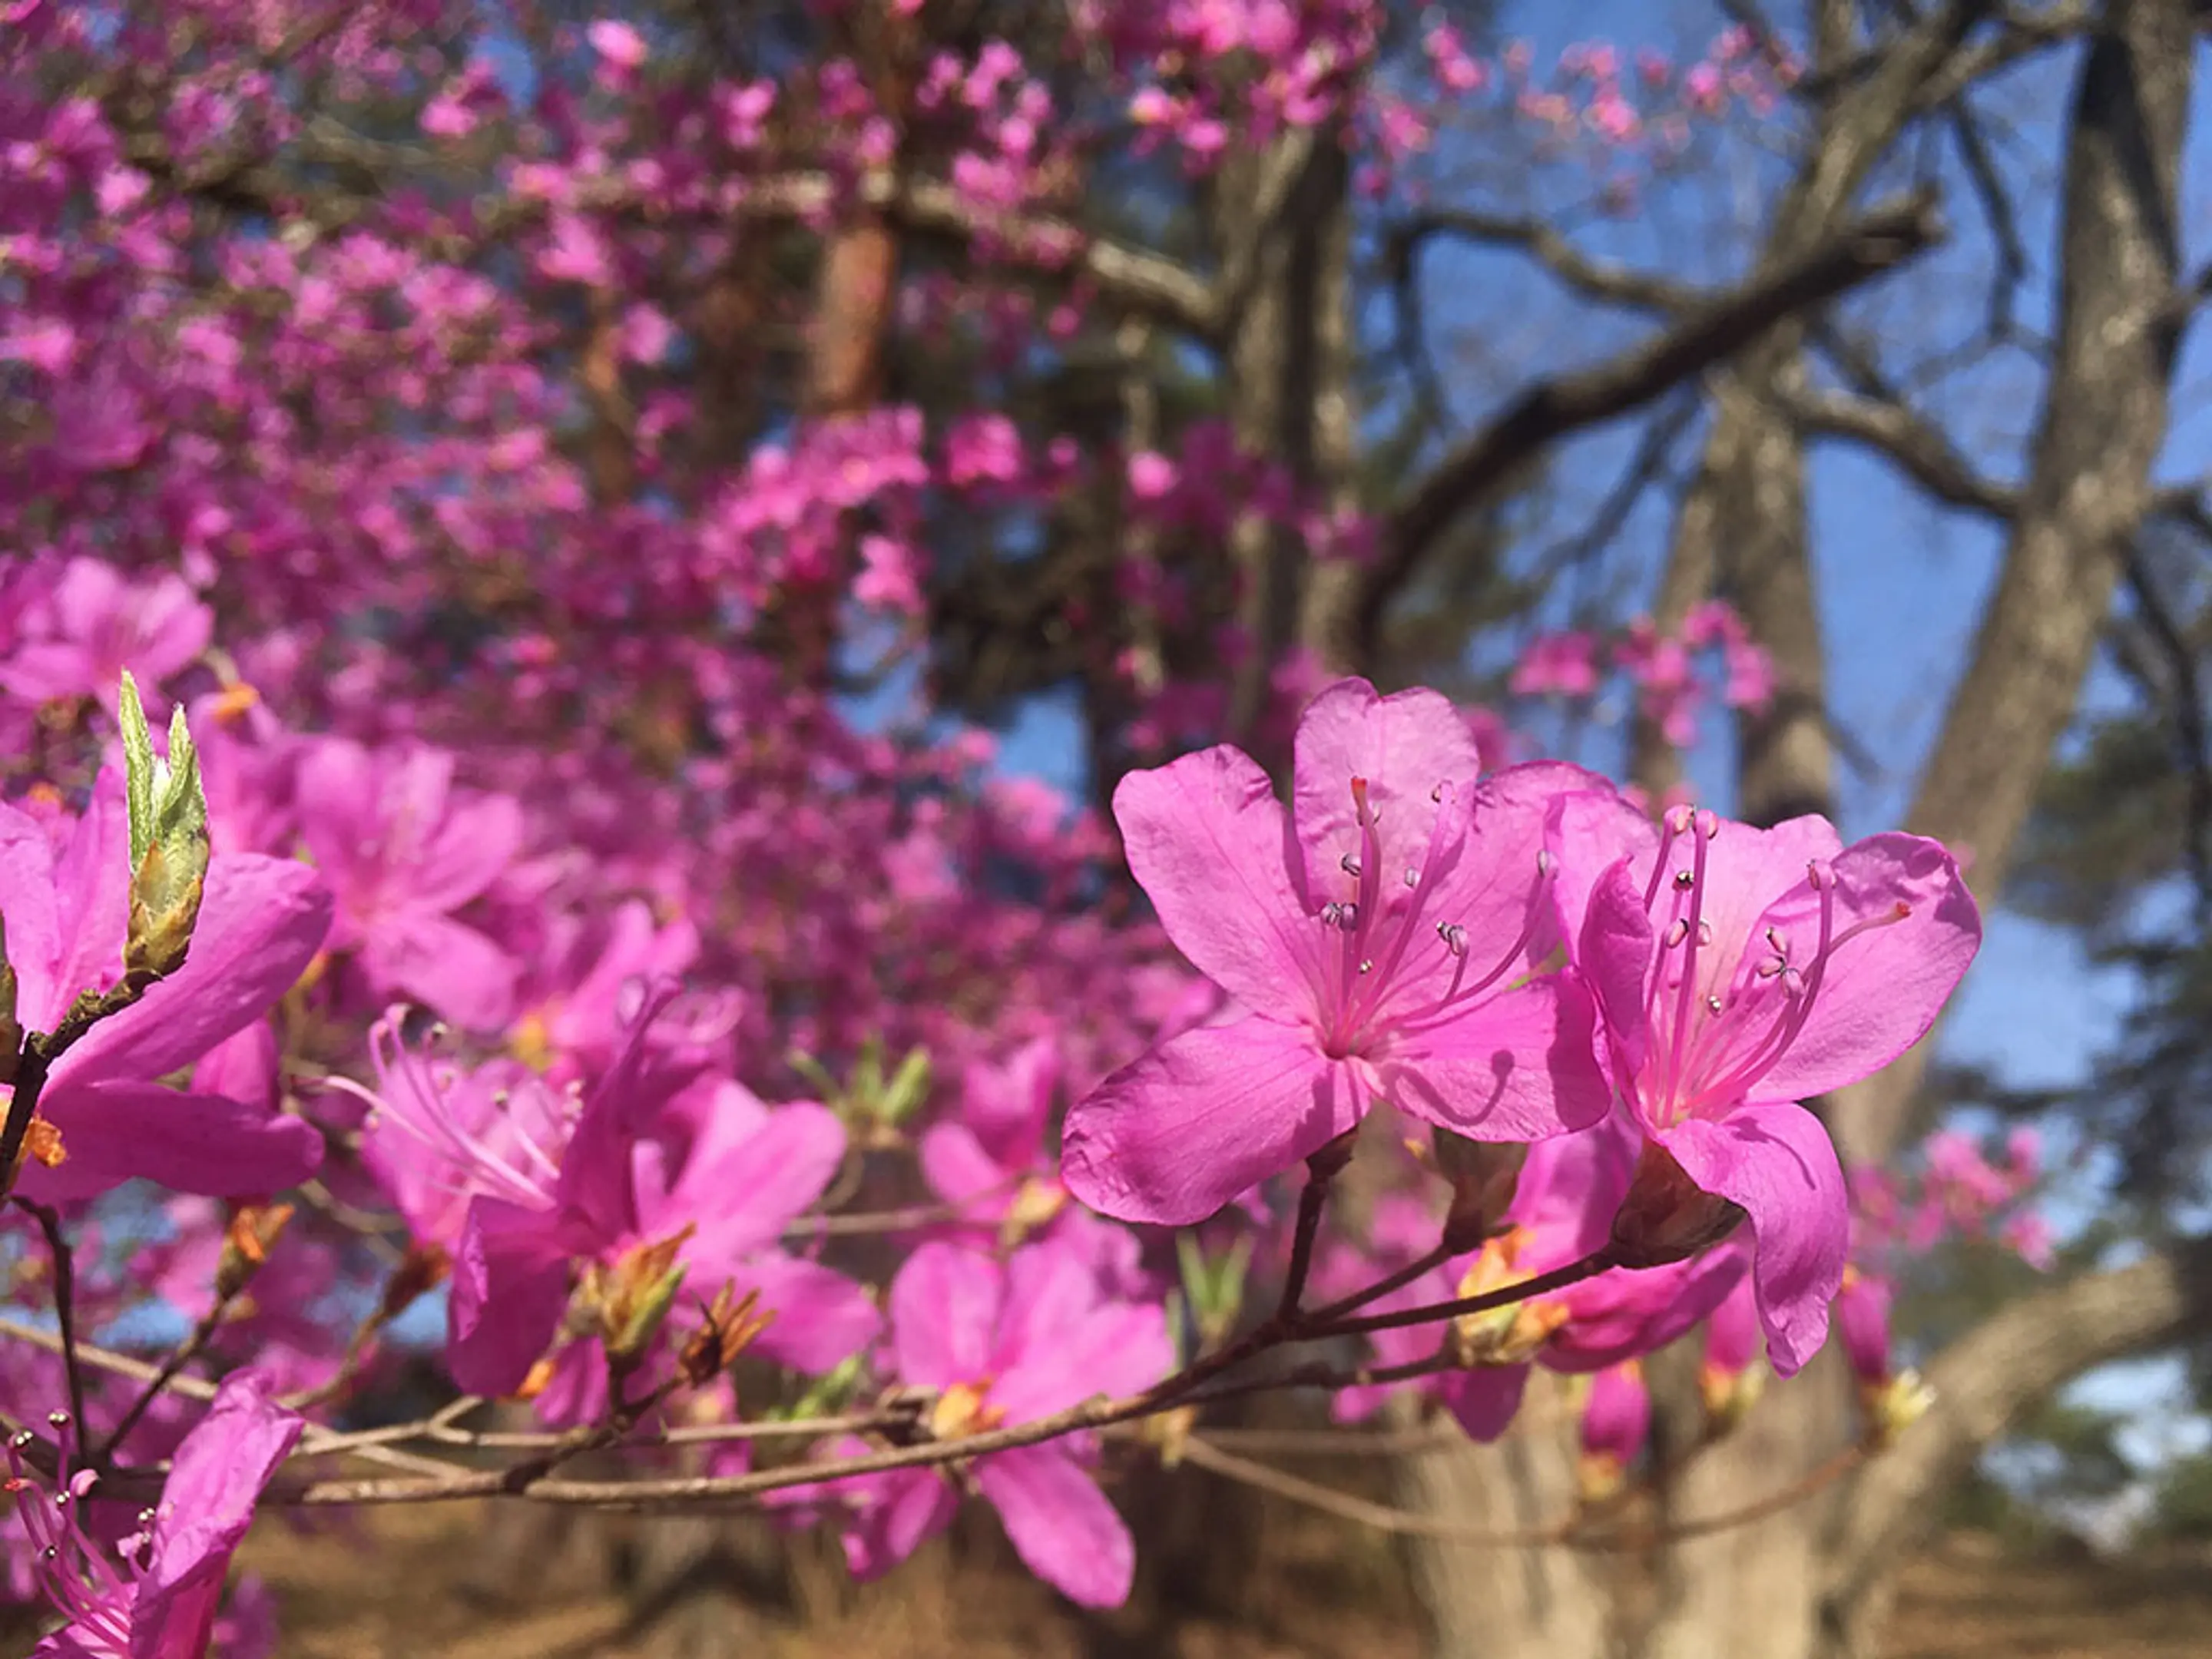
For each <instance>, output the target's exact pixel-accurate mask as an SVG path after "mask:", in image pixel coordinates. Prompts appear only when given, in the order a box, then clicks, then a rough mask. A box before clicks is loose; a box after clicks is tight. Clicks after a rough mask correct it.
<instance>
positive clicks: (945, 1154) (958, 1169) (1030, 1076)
mask: <svg viewBox="0 0 2212 1659" xmlns="http://www.w3.org/2000/svg"><path fill="white" fill-rule="evenodd" d="M1059 1086H1060V1048H1059V1045H1058V1044H1057V1043H1055V1042H1054V1041H1053V1040H1052V1039H1051V1038H1050V1037H1038V1038H1036V1039H1035V1040H1034V1041H1031V1042H1026V1043H1024V1044H1023V1045H1022V1047H1021V1048H1018V1049H1016V1050H1015V1051H1014V1053H1013V1054H1012V1055H1010V1056H1009V1057H1008V1058H1007V1059H1006V1061H1005V1062H1004V1063H1003V1064H994V1063H990V1062H986V1061H981V1060H976V1061H971V1062H970V1063H969V1066H968V1067H967V1069H966V1072H965V1074H964V1075H963V1079H962V1083H961V1097H960V1115H959V1116H958V1117H957V1118H952V1119H948V1120H946V1121H942V1122H939V1123H933V1124H932V1125H930V1127H928V1128H927V1129H926V1130H924V1131H923V1133H922V1137H921V1149H920V1152H921V1173H922V1176H923V1178H924V1179H925V1180H927V1182H929V1187H930V1190H931V1191H932V1192H933V1193H935V1194H937V1195H938V1197H939V1198H940V1199H943V1200H945V1202H946V1203H948V1204H957V1205H958V1206H960V1217H961V1219H962V1220H963V1221H965V1222H973V1223H981V1224H985V1225H990V1226H992V1227H994V1228H995V1227H997V1226H998V1225H1000V1224H1002V1223H1012V1224H1013V1225H1015V1226H1016V1227H1017V1229H1018V1230H1025V1229H1027V1228H1029V1227H1032V1226H1036V1225H1041V1224H1042V1223H1044V1222H1046V1221H1049V1220H1050V1219H1052V1218H1053V1217H1054V1216H1055V1215H1056V1214H1058V1213H1059V1212H1060V1206H1061V1205H1062V1204H1063V1203H1065V1202H1066V1194H1065V1193H1064V1191H1063V1190H1062V1188H1061V1187H1060V1182H1059V1179H1058V1177H1057V1176H1054V1174H1053V1173H1052V1172H1051V1170H1050V1169H1049V1168H1048V1165H1047V1162H1046V1151H1045V1125H1046V1122H1047V1120H1048V1119H1049V1118H1050V1116H1051V1115H1052V1100H1053V1095H1054V1091H1056V1090H1058V1088H1059Z"/></svg>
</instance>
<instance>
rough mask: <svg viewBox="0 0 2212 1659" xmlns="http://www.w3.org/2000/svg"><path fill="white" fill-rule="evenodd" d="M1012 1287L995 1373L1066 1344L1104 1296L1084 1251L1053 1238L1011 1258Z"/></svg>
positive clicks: (1008, 1279)
mask: <svg viewBox="0 0 2212 1659" xmlns="http://www.w3.org/2000/svg"><path fill="white" fill-rule="evenodd" d="M1102 1299H1103V1297H1102V1295H1101V1291H1100V1289H1099V1285H1098V1275H1097V1273H1095V1272H1094V1271H1093V1270H1092V1268H1091V1263H1090V1262H1089V1261H1086V1260H1085V1258H1084V1256H1083V1255H1082V1253H1081V1252H1080V1251H1079V1250H1077V1249H1073V1248H1072V1247H1071V1246H1069V1245H1067V1244H1065V1243H1061V1242H1060V1240H1058V1239H1052V1238H1048V1239H1046V1240H1044V1241H1043V1242H1042V1243H1036V1244H1032V1245H1030V1246H1029V1247H1028V1248H1027V1249H1020V1250H1016V1251H1015V1252H1014V1253H1013V1255H1012V1257H1010V1258H1009V1259H1008V1260H1007V1261H1006V1298H1005V1301H1004V1303H1003V1304H1001V1306H1000V1310H999V1322H998V1332H999V1336H998V1345H997V1347H996V1349H995V1350H994V1352H993V1354H992V1356H991V1364H990V1370H992V1372H993V1373H994V1375H1001V1376H1003V1375H1004V1374H1005V1373H1006V1371H1008V1370H1011V1369H1012V1368H1013V1367H1015V1366H1018V1365H1020V1364H1023V1363H1024V1361H1025V1360H1027V1359H1028V1358H1030V1357H1032V1356H1034V1355H1036V1354H1039V1353H1042V1352H1046V1351H1048V1350H1049V1349H1053V1348H1056V1347H1058V1346H1060V1345H1061V1343H1063V1342H1064V1341H1066V1340H1067V1339H1068V1338H1069V1337H1071V1336H1072V1335H1073V1334H1075V1333H1076V1332H1077V1331H1079V1329H1081V1328H1082V1327H1083V1326H1084V1325H1085V1323H1087V1322H1089V1321H1090V1320H1091V1318H1092V1316H1094V1315H1095V1314H1096V1313H1097V1311H1098V1307H1099V1304H1100V1302H1101V1300H1102Z"/></svg>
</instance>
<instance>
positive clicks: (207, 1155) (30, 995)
mask: <svg viewBox="0 0 2212 1659" xmlns="http://www.w3.org/2000/svg"><path fill="white" fill-rule="evenodd" d="M129 846H130V831H129V826H128V823H127V822H126V820H125V812H124V806H123V801H122V789H121V785H120V781H119V779H118V778H117V777H116V776H115V775H112V774H111V775H107V776H106V777H104V778H103V780H102V781H101V783H100V787H98V788H96V789H95V790H94V793H93V799H92V801H91V804H90V805H88V807H87V808H86V810H85V815H84V817H82V819H81V820H79V821H78V823H76V826H75V827H74V829H71V830H70V833H69V835H68V836H67V839H66V841H65V842H64V844H63V845H62V847H61V848H60V850H59V851H58V852H57V850H56V848H55V845H54V841H53V838H52V836H49V834H48V832H47V829H46V826H44V825H42V824H40V823H38V822H37V821H36V820H34V819H33V818H30V817H27V816H25V815H24V814H23V813H21V812H19V811H15V809H13V808H12V807H6V806H0V918H4V919H5V925H6V928H7V951H8V960H9V963H11V964H12V965H13V966H14V968H15V977H16V1017H17V1018H18V1019H20V1020H21V1023H22V1025H23V1027H24V1029H25V1030H31V1031H48V1030H53V1029H54V1027H55V1026H56V1025H58V1024H59V1023H60V1022H61V1019H62V1017H63V1015H64V1013H65V1012H67V1011H68V1008H69V1006H70V1003H72V1002H73V1001H75V1000H76V995H77V994H78V993H79V992H80V991H85V990H94V991H98V990H105V989H106V988H107V987H110V986H112V984H113V983H114V982H115V981H117V980H118V979H119V978H120V977H121V976H122V969H123V945H124V938H125V933H127V932H128V930H129V919H128V915H127V911H128V905H129V895H130V854H129ZM330 923H331V899H330V895H329V894H328V893H327V892H326V891H325V890H324V889H323V887H322V885H321V884H320V883H319V881H318V880H317V879H316V878H315V872H313V871H312V870H310V869H308V868H307V866H305V865H301V864H295V863H292V862H290V861H289V860H282V859H271V858H263V857H259V856H258V855H255V854H247V853H232V854H217V855H216V858H215V860H214V861H213V862H212V863H211V864H210V866H208V874H207V886H206V894H205V896H204V899H203V901H202V902H201V905H200V914H199V921H198V923H197V927H195V928H194V930H193V933H192V942H191V951H189V952H188V954H187V955H186V957H185V963H184V965H183V966H182V967H181V968H179V969H178V970H177V971H176V972H175V973H173V974H171V975H168V977H167V978H166V979H163V980H161V981H157V982H156V983H155V985H154V986H153V987H151V988H150V989H149V990H148V991H147V993H146V994H145V995H144V996H143V997H142V998H141V999H140V1000H138V1002H137V1003H136V1004H135V1005H133V1006H131V1007H129V1008H125V1010H123V1011H122V1012H120V1013H118V1014H114V1015H111V1016H110V1017H109V1018H106V1019H103V1020H101V1021H100V1023H99V1024H96V1025H94V1027H93V1028H92V1030H90V1031H89V1032H88V1033H87V1034H86V1035H85V1036H83V1037H82V1038H81V1039H80V1040H79V1041H78V1042H76V1044H75V1045H74V1046H73V1047H71V1048H70V1049H69V1050H68V1051H67V1052H66V1053H64V1054H63V1055H62V1057H61V1058H60V1059H59V1060H57V1061H56V1062H55V1063H54V1067H53V1070H52V1073H50V1074H49V1075H48V1077H47V1079H46V1087H45V1089H44V1090H43V1091H41V1093H40V1096H39V1113H40V1116H42V1117H44V1118H45V1119H46V1121H49V1122H51V1123H52V1125H53V1126H54V1127H55V1128H56V1129H58V1131H59V1132H60V1133H61V1139H62V1148H63V1152H64V1159H63V1161H62V1162H61V1163H60V1164H58V1165H56V1166H53V1167H52V1168H48V1167H46V1166H45V1165H42V1164H38V1163H36V1162H33V1163H29V1164H26V1165H25V1167H24V1169H23V1171H22V1175H21V1182H20V1190H21V1192H22V1193H23V1194H24V1195H25V1196H27V1197H29V1198H34V1199H37V1200H40V1201H42V1202H46V1203H52V1202H55V1201H57V1200H64V1199H77V1198H89V1197H93V1196H94V1195H95V1194H100V1193H103V1192H106V1190H108V1189H109V1188H112V1187H118V1186H120V1185H121V1184H122V1183H123V1182H126V1181H129V1180H131V1179H132V1178H133V1177H136V1176H144V1177H145V1178H147V1179H149V1180H152V1181H156V1182H161V1184H162V1185H163V1186H165V1187H168V1188H173V1189H174V1190H176V1191H179V1192H186V1193H204V1194H209V1195H210V1196H212V1197H219V1198H228V1197H245V1196H249V1195H252V1194H261V1193H269V1192H274V1191H276V1190H278V1189H280V1188H285V1187H289V1186H290V1185H292V1184H293V1183H294V1182H297V1181H300V1180H302V1179H304V1178H305V1177H306V1176H307V1175H308V1174H309V1173H310V1172H311V1171H312V1170H313V1169H314V1167H315V1165H316V1164H318V1163H319V1162H320V1160H321V1158H322V1140H321V1138H320V1137H319V1136H318V1135H317V1134H316V1133H315V1132H314V1130H313V1128H311V1127H309V1126H308V1125H307V1124H306V1123H304V1122H302V1121H300V1120H299V1119H298V1118H295V1117H286V1116H282V1115H278V1114H276V1113H274V1112H271V1111H270V1109H269V1108H268V1104H267V1103H266V1100H265V1099H254V1100H240V1099H234V1098H232V1097H230V1096H229V1095H228V1094H227V1093H223V1092H217V1091H210V1090H200V1091H180V1090H177V1089H173V1088H171V1087H169V1086H168V1085H167V1084H166V1083H164V1082H162V1081H161V1079H165V1078H168V1077H170V1076H172V1075H173V1074H174V1073H178V1072H180V1071H183V1070H184V1069H185V1068H186V1067H188V1066H191V1065H192V1063H193V1062H194V1061H195V1060H198V1059H200V1058H201V1057H202V1056H203V1055H205V1054H209V1053H210V1051H211V1050H214V1049H216V1048H217V1047H218V1046H219V1045H221V1044H222V1043H223V1042H225V1041H226V1040H227V1039H228V1038H230V1037H233V1036H236V1035H237V1034H238V1033H239V1032H240V1031H243V1030H246V1028H247V1027H249V1026H251V1025H252V1024H253V1023H254V1022H255V1021H257V1020H258V1019H260V1018H262V1017H263V1016H264V1015H265V1014H266V1013H267V1012H269V1010H270V1006H272V1005H273V1004H275V1002H276V1000H277V999H278V998H279V997H281V996H283V994H284V993H285V992H286V991H288V990H289V989H290V988H291V987H292V985H293V983H294V981H296V980H297V979H298V978H299V977H300V975H301V971H302V970H303V969H306V967H307V963H309V962H310V961H311V960H313V957H314V954H315V952H316V951H317V950H319V948H320V947H321V945H322V942H323V936H324V934H325V933H326V932H327V931H328V930H329V927H330Z"/></svg>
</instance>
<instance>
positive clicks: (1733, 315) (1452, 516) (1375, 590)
mask: <svg viewBox="0 0 2212 1659" xmlns="http://www.w3.org/2000/svg"><path fill="white" fill-rule="evenodd" d="M1941 235H1942V223H1941V221H1940V220H1939V219H1938V217H1937V216H1936V210H1935V204H1934V203H1933V201H1932V200H1931V199H1930V198H1929V197H1928V196H1926V195H1924V194H1920V195H1914V196H1911V197H1906V198H1905V199H1904V200H1902V201H1899V202H1893V203H1890V204H1885V205H1883V206H1881V207H1877V208H1875V209H1874V210H1870V211H1869V212H1868V213H1867V214H1865V215H1864V216H1862V217H1860V218H1858V219H1856V220H1854V221H1852V222H1850V223H1848V224H1846V225H1844V227H1843V228H1841V229H1840V230H1838V232H1837V234H1835V235H1833V236H1832V237H1828V238H1826V239H1824V240H1822V241H1820V243H1819V244H1818V245H1816V246H1814V247H1813V248H1812V249H1810V250H1809V251H1808V252H1806V253H1805V254H1804V255H1802V257H1800V258H1795V259H1791V260H1788V261H1785V262H1784V263H1781V264H1778V265H1776V266H1775V267H1774V268H1773V269H1771V270H1767V271H1765V272H1762V273H1760V274H1759V275H1758V276H1753V277H1752V278H1751V279H1749V280H1748V281H1747V282H1746V283H1744V284H1743V285H1742V286H1741V288H1738V289H1735V290H1733V291H1732V292H1729V293H1727V294H1724V295H1720V296H1717V297H1716V298H1714V299H1711V300H1709V301H1706V302H1705V304H1704V305H1702V306H1700V307H1698V308H1697V309H1695V310H1694V311H1692V312H1691V313H1688V314H1687V315H1686V316H1684V317H1682V318H1681V319H1680V321H1679V322H1677V323H1676V324H1675V325H1673V326H1672V327H1670V328H1668V329H1666V330H1665V331H1662V332H1661V333H1660V334H1658V335H1657V336H1656V337H1653V338H1652V339H1650V340H1648V341H1646V342H1644V343H1642V344H1641V345H1638V346H1636V347H1634V348H1632V349H1630V350H1629V351H1627V352H1625V353H1624V354H1622V355H1621V356H1619V357H1616V358H1614V359H1613V360H1612V361H1611V362H1605V363H1601V364H1599V365H1598V366H1597V367H1595V368H1588V369H1583V370H1579V371H1577V372H1576V373H1574V374H1564V375H1560V376H1558V377H1556V378H1553V379H1549V380H1540V381H1538V382H1537V383H1536V384H1535V385H1534V386H1530V387H1529V388H1528V390H1527V391H1525V392H1522V394H1521V395H1520V396H1519V397H1518V398H1516V399H1515V400H1514V401H1513V402H1512V404H1510V405H1509V406H1508V407H1507V408H1506V409H1505V410H1503V411H1502V412H1501V413H1499V414H1498V415H1497V416H1494V417H1493V418H1492V420H1491V421H1490V422H1489V423H1488V424H1487V425H1486V426H1485V427H1484V428H1482V429H1481V430H1480V431H1479V432H1477V433H1475V434H1474V435H1473V436H1472V437H1470V438H1468V439H1467V440H1465V441H1463V442H1462V443H1461V444H1460V445H1459V446H1458V447H1456V448H1455V449H1454V450H1453V451H1452V453H1450V454H1449V455H1448V456H1446V457H1445V458H1444V459H1443V461H1442V462H1440V463H1439V464H1438V465H1437V467H1436V469H1435V470H1434V471H1431V473H1430V474H1429V475H1428V476H1427V477H1425V478H1423V479H1422V480H1421V481H1420V482H1419V483H1417V484H1416V485H1414V486H1413V489H1411V490H1410V491H1409V492H1408V493H1407V495H1406V496H1405V497H1404V499H1403V500H1402V501H1401V502H1400V504H1399V505H1398V507H1397V508H1396V509H1395V511H1394V512H1393V513H1391V514H1390V515H1389V521H1388V523H1387V525H1386V526H1385V529H1384V533H1383V547H1382V550H1381V552H1380V553H1379V554H1378V556H1376V561H1375V563H1374V564H1373V566H1372V567H1370V569H1369V571H1368V572H1367V574H1366V579H1365V581H1364V584H1363V592H1361V594H1360V595H1359V602H1358V610H1357V612H1356V614H1355V616H1354V617H1353V618H1352V652H1351V655H1352V659H1354V660H1357V661H1362V662H1364V661H1371V660H1372V659H1373V655H1374V651H1375V648H1376V644H1377V642H1378V641H1379V638H1380V635H1381V629H1382V620H1383V612H1384V610H1385V609H1386V608H1387V606H1388V605H1389V602H1390V600H1391V599H1392V598H1393V597H1395V595H1396V594H1397V592H1399V591H1400V590H1401V588H1402V587H1403V586H1405V585H1406V583H1407V581H1408V580H1411V578H1412V577H1413V574H1414V573H1415V572H1416V571H1417V570H1418V569H1419V566H1420V563H1421V562H1422V560H1423V559H1424V558H1425V556H1426V555H1427V554H1428V553H1429V551H1430V550H1431V549H1432V548H1433V547H1434V546H1435V544H1437V541H1438V540H1439V539H1440V538H1442V537H1443V534H1444V532H1446V531H1447V530H1449V528H1450V526H1451V525H1452V523H1453V521H1454V520H1456V519H1457V518H1458V517H1459V515H1460V514H1461V513H1463V512H1465V511H1467V510H1468V508H1469V507H1473V506H1474V504H1475V503H1477V502H1478V501H1480V500H1481V499H1482V498H1483V496H1484V495H1485V494H1486V492H1487V491H1488V490H1489V489H1492V487H1493V486H1494V485H1496V484H1497V483H1498V481H1499V480H1500V479H1502V478H1504V477H1506V476H1507V475H1508V474H1510V472H1511V471H1513V469H1514V468H1516V466H1518V465H1521V463H1522V462H1523V461H1525V460H1526V459H1528V458H1529V457H1530V456H1531V455H1533V454H1534V453H1536V452H1538V451H1539V450H1541V448H1543V447H1545V446H1547V445H1548V444H1551V443H1553V442H1556V441H1558V440H1559V439H1560V438H1563V437H1565V436H1566V435H1568V434H1570V433H1573V432H1576V431H1579V430H1581V429H1582V428H1585V427H1590V426H1595V425H1598V424H1600V423H1601V422H1606V421H1608V420H1612V419H1613V418H1614V417H1616V416H1621V415H1625V414H1627V413H1628V412H1629V411H1630V410H1635V409H1638V408H1640V407H1642V406H1643V405H1644V404H1647V403H1649V402H1650V401H1651V400H1652V399H1653V398H1656V397H1658V396H1659V395H1660V394H1661V393H1662V392H1666V391H1668V389H1669V388H1671V387H1673V386H1679V385H1680V384H1681V383H1682V382H1683V381H1684V380H1688V379H1690V378H1691V377H1692V376H1693V375H1696V374H1701V373H1703V372H1704V371H1705V370H1706V369H1708V368H1711V367H1713V366H1714V365H1715V364H1717V363H1719V362H1723V361H1725V360H1726V359H1727V358H1728V357H1729V356H1732V355H1733V354H1734V353H1735V352H1737V351H1740V350H1741V349H1743V348H1744V347H1746V346H1747V345H1749V344H1750V343H1753V341H1755V340H1757V339H1758V338H1759V337H1760V336H1761V335H1762V334H1764V333H1765V331H1767V330H1769V329H1771V328H1772V327H1774V326H1775V325H1777V324H1778V323H1780V322H1783V321H1784V320H1787V319H1792V318H1796V317H1798V316H1801V315H1802V314H1803V313H1806V312H1808V311H1810V310H1812V309H1814V308H1815V307H1820V306H1821V305H1824V304H1826V303H1827V302H1828V301H1831V300H1833V299H1834V298H1835V297H1836V296H1837V295H1840V294H1844V293H1846V292H1848V291H1849V290H1850V289H1854V288H1856V287H1857V286H1859V285H1860V284H1861V283H1866V282H1869V281H1870V280H1872V279H1873V278H1874V277H1875V276H1880V275H1881V274H1882V273H1883V272H1885V271H1887V270H1893V269H1894V268H1895V267H1896V266H1898V265H1899V264H1903V263H1904V262H1905V261H1906V260H1908V259H1910V258H1913V257H1914V256H1915V255H1917V254H1918V253H1921V252H1924V251H1925V250H1926V249H1928V248H1929V247H1931V246H1934V245H1935V243H1936V241H1937V240H1938V239H1939V238H1940V237H1941Z"/></svg>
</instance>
